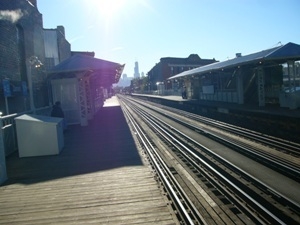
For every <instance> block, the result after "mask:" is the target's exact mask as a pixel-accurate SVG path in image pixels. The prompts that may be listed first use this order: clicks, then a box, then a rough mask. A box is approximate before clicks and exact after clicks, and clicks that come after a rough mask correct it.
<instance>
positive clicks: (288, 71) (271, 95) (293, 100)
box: [168, 42, 300, 109]
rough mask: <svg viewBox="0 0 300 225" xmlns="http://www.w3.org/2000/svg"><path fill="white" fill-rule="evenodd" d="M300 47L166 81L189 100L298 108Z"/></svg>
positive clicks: (285, 47) (220, 64)
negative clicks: (184, 91) (179, 89)
mask: <svg viewBox="0 0 300 225" xmlns="http://www.w3.org/2000/svg"><path fill="white" fill-rule="evenodd" d="M299 60H300V45H297V44H294V43H291V42H290V43H287V44H285V45H282V46H277V47H274V48H270V49H267V50H263V51H260V52H256V53H253V54H249V55H245V56H242V54H241V53H237V54H236V57H235V58H233V59H229V60H226V61H222V62H216V63H212V64H209V65H206V66H201V67H198V68H195V69H191V70H188V71H185V72H182V73H179V74H177V75H175V76H172V77H170V78H169V79H168V80H169V81H171V82H172V83H173V84H174V85H172V86H174V87H176V86H178V84H180V86H182V87H183V86H184V87H185V88H186V90H187V95H188V98H189V99H199V100H208V101H221V102H230V103H237V104H250V105H256V106H262V107H263V106H265V105H266V104H274V105H279V106H280V107H288V108H292V109H293V108H298V107H300V61H299Z"/></svg>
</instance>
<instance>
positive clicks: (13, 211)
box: [0, 107, 178, 225]
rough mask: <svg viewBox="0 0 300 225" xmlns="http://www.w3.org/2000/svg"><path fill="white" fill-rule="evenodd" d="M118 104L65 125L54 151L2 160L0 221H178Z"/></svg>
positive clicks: (157, 222)
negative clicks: (61, 143)
mask: <svg viewBox="0 0 300 225" xmlns="http://www.w3.org/2000/svg"><path fill="white" fill-rule="evenodd" d="M144 161H145V159H143V158H142V157H141V155H140V152H139V149H138V147H137V145H136V143H135V141H134V139H133V138H132V136H131V133H130V131H129V128H128V125H127V123H126V121H125V118H124V116H123V114H122V111H121V110H120V108H119V107H111V108H109V107H107V108H105V109H103V111H102V112H101V114H99V115H97V118H95V119H94V123H93V124H90V125H89V126H88V127H79V126H74V127H70V128H69V130H68V131H67V133H66V134H65V148H64V150H63V152H62V153H61V154H60V155H57V156H43V157H30V158H18V156H17V155H14V156H12V157H10V158H9V159H8V160H7V162H8V163H7V164H8V174H9V180H8V182H6V183H5V184H4V185H3V186H1V187H0V224H22V225H23V224H31V225H33V224H178V222H177V221H176V220H174V214H172V211H171V210H170V207H169V206H168V202H167V200H166V199H165V197H164V196H163V194H162V193H161V190H160V188H159V187H158V184H157V182H156V181H155V179H154V177H153V174H152V172H151V170H150V168H149V167H147V166H146V165H145V164H144V163H143V162H144Z"/></svg>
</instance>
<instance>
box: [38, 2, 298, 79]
mask: <svg viewBox="0 0 300 225" xmlns="http://www.w3.org/2000/svg"><path fill="white" fill-rule="evenodd" d="M37 4H38V10H39V12H40V13H42V14H43V21H44V28H56V26H58V25H63V26H64V27H65V32H66V38H67V40H68V41H69V42H70V44H71V48H72V50H73V51H94V52H95V54H96V57H97V58H100V59H105V60H109V61H113V62H117V63H125V64H126V66H125V69H124V71H123V72H124V73H126V74H127V76H130V77H132V76H133V74H134V62H135V61H138V62H139V69H140V73H141V72H144V73H145V74H146V73H147V72H148V71H150V70H151V68H152V67H153V66H154V65H155V64H156V63H157V62H159V60H160V58H162V57H182V58H185V57H188V56H189V55H190V54H198V55H199V56H200V57H201V58H209V59H210V58H215V59H216V60H219V61H224V60H227V59H228V58H233V57H235V53H242V55H247V54H250V53H254V52H257V51H261V50H264V49H268V48H271V47H275V46H277V45H278V42H281V43H282V44H286V43H288V42H294V43H296V44H300V0H37Z"/></svg>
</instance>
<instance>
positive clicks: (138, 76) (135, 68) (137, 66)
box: [133, 62, 140, 78]
mask: <svg viewBox="0 0 300 225" xmlns="http://www.w3.org/2000/svg"><path fill="white" fill-rule="evenodd" d="M133 77H134V78H140V72H139V63H138V62H135V63H134V75H133Z"/></svg>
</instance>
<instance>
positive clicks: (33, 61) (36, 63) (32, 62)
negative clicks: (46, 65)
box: [27, 56, 43, 114]
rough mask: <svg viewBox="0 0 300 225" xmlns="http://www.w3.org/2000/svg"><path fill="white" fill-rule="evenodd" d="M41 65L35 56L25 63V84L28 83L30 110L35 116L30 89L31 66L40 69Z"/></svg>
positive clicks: (31, 89) (31, 88) (31, 90)
mask: <svg viewBox="0 0 300 225" xmlns="http://www.w3.org/2000/svg"><path fill="white" fill-rule="evenodd" d="M41 65H43V64H42V63H41V61H40V60H39V59H38V57H36V56H31V57H30V58H29V59H28V61H27V83H28V90H29V99H30V110H31V111H33V113H34V114H35V106H34V99H33V87H32V69H31V68H32V66H34V67H35V68H38V67H40V66H41Z"/></svg>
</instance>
